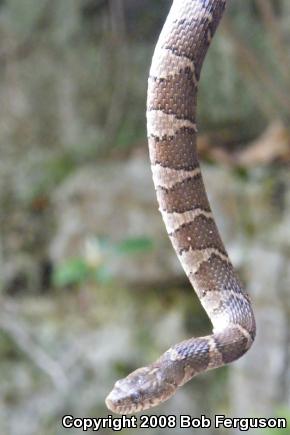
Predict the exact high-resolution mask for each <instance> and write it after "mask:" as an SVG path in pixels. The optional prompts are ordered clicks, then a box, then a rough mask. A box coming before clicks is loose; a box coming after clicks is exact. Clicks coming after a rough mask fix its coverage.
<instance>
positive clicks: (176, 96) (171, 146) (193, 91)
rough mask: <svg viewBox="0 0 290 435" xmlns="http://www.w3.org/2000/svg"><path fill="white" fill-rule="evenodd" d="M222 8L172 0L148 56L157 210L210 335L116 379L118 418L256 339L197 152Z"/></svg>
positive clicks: (222, 0)
mask: <svg viewBox="0 0 290 435" xmlns="http://www.w3.org/2000/svg"><path fill="white" fill-rule="evenodd" d="M225 6H226V0H173V4H172V7H171V10H170V12H169V15H168V17H167V20H166V22H165V25H164V27H163V30H162V32H161V34H160V37H159V40H158V43H157V45H156V48H155V52H154V55H153V60H152V65H151V69H150V75H149V81H148V99H147V130H148V142H149V153H150V160H151V167H152V174H153V181H154V185H155V189H156V194H157V200H158V203H159V209H160V211H161V214H162V217H163V220H164V222H165V226H166V229H167V232H168V235H169V237H170V240H171V242H172V245H173V247H174V249H175V251H176V254H177V256H178V258H179V260H180V262H181V264H182V266H183V268H184V271H185V273H186V274H187V276H188V278H189V280H190V282H191V284H192V285H193V287H194V289H195V291H196V292H197V295H198V297H199V298H200V301H201V303H202V305H203V307H204V309H205V310H206V312H207V314H208V316H209V318H210V320H211V322H212V325H213V333H212V334H211V335H208V336H205V337H199V338H190V339H189V340H185V341H182V342H181V343H178V344H176V345H174V346H172V347H171V348H170V349H168V350H167V351H166V352H165V353H164V354H163V355H161V357H160V358H159V359H158V360H157V361H155V362H154V363H152V364H150V365H149V366H147V367H142V368H139V369H137V370H135V371H134V372H133V373H131V374H129V375H128V376H127V377H126V378H124V379H121V380H119V381H117V382H116V384H115V386H114V388H113V390H112V392H111V393H110V394H109V396H108V397H107V399H106V404H107V407H108V408H109V409H110V410H112V411H114V412H116V413H120V414H128V413H133V412H137V411H141V410H145V409H148V408H150V407H152V406H155V405H158V404H159V403H161V402H163V401H165V400H167V399H169V398H170V397H171V396H172V395H173V394H174V393H175V392H176V390H177V388H178V387H180V386H181V385H183V384H185V383H186V382H187V381H189V380H190V379H191V378H192V377H193V376H195V375H197V374H199V373H201V372H204V371H206V370H209V369H214V368H217V367H221V366H223V365H224V364H227V363H230V362H232V361H234V360H236V359H237V358H239V357H241V356H242V355H243V354H244V353H245V352H246V351H247V350H248V349H249V348H250V346H251V344H252V343H253V340H254V338H255V330H256V327H255V319H254V315H253V311H252V307H251V303H250V300H249V296H248V294H247V293H246V291H245V290H244V289H243V286H242V285H241V283H240V281H239V279H238V277H237V275H236V273H235V271H234V268H233V266H232V264H231V262H230V260H229V258H228V255H227V252H226V250H225V247H224V245H223V242H222V240H221V238H220V235H219V232H218V229H217V227H216V224H215V221H214V218H213V215H212V212H211V209H210V205H209V202H208V199H207V195H206V191H205V188H204V184H203V181H202V175H201V171H200V167H199V162H198V158H197V153H196V134H197V129H196V99H197V85H198V81H199V77H200V72H201V67H202V64H203V60H204V58H205V55H206V52H207V49H208V46H209V44H210V42H211V40H212V37H213V35H214V33H215V30H216V28H217V27H218V24H219V21H220V19H221V17H222V14H223V12H224V9H225Z"/></svg>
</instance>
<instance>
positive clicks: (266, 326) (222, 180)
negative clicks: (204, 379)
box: [50, 157, 290, 417]
mask: <svg viewBox="0 0 290 435" xmlns="http://www.w3.org/2000/svg"><path fill="white" fill-rule="evenodd" d="M204 177H205V182H206V186H207V190H208V191H209V196H210V200H211V203H212V206H213V210H214V213H215V216H216V219H217V222H218V226H219V228H220V230H221V233H222V235H223V239H224V240H225V243H226V246H227V248H228V250H229V254H230V256H231V258H232V260H233V262H234V264H235V266H236V267H237V268H238V269H239V270H240V274H241V275H242V277H243V278H244V281H246V282H247V287H248V289H249V292H250V294H251V295H252V299H253V303H254V306H255V312H256V318H257V328H258V333H257V339H256V341H255V344H254V346H253V348H252V350H251V351H250V352H249V354H248V355H247V357H245V358H243V359H242V360H241V361H239V362H237V363H236V364H234V365H233V366H232V370H231V399H232V403H233V408H232V413H233V415H238V414H239V415H240V416H241V417H243V416H250V415H253V414H255V415H257V414H259V415H272V416H273V415H274V413H275V411H276V409H275V408H276V406H277V404H278V403H282V402H283V403H289V401H290V397H289V379H290V367H289V362H288V361H289V348H290V338H289V332H288V331H289V288H290V286H289V282H290V269H289V252H290V237H289V236H290V234H289V228H290V225H289V224H290V222H289V216H290V190H289V186H290V177H289V174H287V173H283V172H281V173H280V174H277V177H276V176H275V175H274V176H273V175H267V173H266V171H262V170H261V171H258V170H255V169H253V170H252V171H251V172H250V173H249V174H248V177H247V178H246V179H245V178H241V177H238V176H235V175H234V174H233V173H232V172H231V171H229V170H227V169H225V168H216V167H213V166H205V167H204ZM275 177H276V178H275ZM55 204H56V211H57V219H58V230H57V233H56V235H55V238H54V240H53V242H52V243H51V246H50V253H51V258H52V260H53V261H54V262H59V261H62V260H63V259H65V258H68V257H69V256H72V255H79V254H81V253H83V252H84V251H85V246H84V240H85V239H86V238H93V237H98V236H101V235H103V236H110V238H111V240H112V241H114V242H118V241H119V240H121V239H126V238H130V237H148V238H149V239H151V240H153V241H154V249H153V250H152V251H151V252H149V253H145V254H144V253H142V254H140V255H134V256H128V257H122V256H121V257H115V258H110V261H109V262H110V269H111V272H112V273H113V274H114V276H115V277H117V278H118V279H122V280H123V281H124V282H126V283H127V284H128V283H129V284H132V283H137V282H138V283H152V282H154V281H158V282H162V281H164V282H168V281H169V280H173V279H185V275H184V273H183V271H182V268H181V266H180V265H179V263H178V260H177V259H176V257H175V254H174V252H173V250H172V248H171V246H170V243H169V241H168V237H167V235H166V233H165V229H164V227H163V223H162V220H161V216H160V214H159V213H158V212H157V204H156V199H155V193H154V189H153V184H152V181H151V174H150V169H149V163H148V161H147V159H145V158H142V157H138V158H134V159H132V160H130V161H129V162H125V163H118V164H110V165H106V166H103V167H102V166H98V167H94V168H92V167H90V168H88V169H82V170H81V171H80V172H78V173H77V174H76V175H74V176H72V177H71V178H70V179H68V180H67V181H66V182H65V183H64V184H63V185H62V186H61V188H60V189H59V191H58V192H57V195H56V197H55ZM257 397H259V400H257Z"/></svg>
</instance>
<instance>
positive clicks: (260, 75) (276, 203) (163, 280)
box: [0, 0, 290, 435]
mask: <svg viewBox="0 0 290 435" xmlns="http://www.w3.org/2000/svg"><path fill="white" fill-rule="evenodd" d="M170 3H171V2H170V1H168V0H159V1H156V0H146V1H145V0H58V1H56V0H48V1H46V0H23V1H21V0H1V1H0V35H1V38H0V99H1V105H0V151H1V159H0V210H1V212H0V230H1V234H0V271H1V273H0V284H1V293H0V374H1V376H0V433H1V435H2V434H3V435H14V434H15V435H16V434H17V435H34V434H39V433H41V434H42V435H50V434H62V433H66V431H65V430H64V429H63V428H62V427H61V418H62V415H64V414H72V415H74V416H79V417H82V416H94V417H99V416H106V415H107V414H108V413H107V410H106V408H105V406H104V398H105V396H106V395H107V393H108V392H109V391H110V389H111V387H112V385H113V383H114V382H115V380H117V379H118V378H120V377H121V376H123V375H125V374H127V373H128V372H129V371H131V370H133V369H134V368H137V367H139V366H140V365H144V364H146V363H148V362H151V361H152V360H153V359H155V358H156V357H157V356H159V355H160V353H161V352H163V351H164V350H165V349H166V348H167V347H169V346H170V345H171V344H172V343H175V342H176V341H178V340H181V339H184V338H185V337H188V336H191V335H199V334H202V333H206V332H208V331H209V329H210V325H209V322H208V319H207V318H206V315H205V314H204V313H203V311H202V309H201V306H200V304H199V302H198V300H197V298H196V297H195V294H194V292H193V291H192V289H191V288H190V286H189V283H188V282H187V280H186V278H185V276H184V274H183V272H182V270H181V267H180V265H179V263H178V261H177V259H176V257H175V254H174V253H173V251H172V249H171V247H170V244H169V241H168V238H167V236H166V233H165V229H164V228H163V224H162V222H161V217H160V215H159V213H158V211H157V205H156V200H155V196H154V190H153V184H152V181H151V176H150V170H149V169H150V168H149V163H148V156H147V144H146V133H145V100H146V86H147V75H148V69H149V65H150V60H151V55H152V51H153V47H154V43H155V41H156V39H157V36H158V33H159V31H160V28H161V26H162V23H163V21H164V18H165V16H166V14H167V12H168V9H169V6H170ZM289 29H290V4H289V1H288V0H272V1H271V0H243V1H240V0H235V1H232V2H230V4H229V7H228V11H227V15H226V17H225V19H224V20H223V23H222V26H221V27H220V29H219V32H218V34H217V35H216V38H215V40H214V43H213V45H212V47H211V50H210V53H209V55H208V57H207V60H206V63H205V66H204V69H203V74H202V80H201V84H200V92H199V115H198V117H199V130H200V137H199V149H200V154H201V157H202V161H203V170H204V177H205V182H206V186H207V190H208V193H209V196H210V199H211V202H212V205H213V209H214V212H215V216H216V219H217V222H218V224H219V228H220V230H221V232H222V234H223V238H224V240H225V242H226V245H227V247H228V249H229V253H230V256H231V258H232V260H233V262H234V264H235V265H236V267H237V269H238V270H239V273H240V275H241V277H242V279H243V281H244V282H245V283H246V285H247V287H248V288H249V292H250V294H251V296H252V300H253V304H254V307H255V311H256V316H257V323H258V335H257V340H256V342H255V345H254V347H253V348H252V350H251V352H250V353H249V354H248V355H247V357H245V358H243V359H242V360H241V361H239V362H237V363H235V364H233V365H232V366H230V367H227V368H224V369H220V370H217V371H214V372H210V373H207V374H205V375H202V376H200V377H198V378H196V379H194V380H193V381H192V382H191V383H190V384H188V385H186V386H185V387H184V388H183V389H181V390H180V391H179V392H178V394H177V395H176V396H175V397H174V398H173V399H172V400H171V401H169V402H167V403H166V404H164V405H162V406H160V407H159V408H156V409H154V410H153V411H152V413H160V414H166V413H167V414H191V415H192V416H199V415H200V414H202V413H203V414H206V415H207V416H213V415H214V414H216V413H220V414H226V415H229V416H230V415H233V416H241V417H249V416H276V415H277V416H286V417H287V418H288V420H289V417H290V411H289V409H290V362H289V361H290V333H289V331H290V305H289V288H290V285H289V284H290V267H289V258H290V230H289V229H290V177H289V161H290V133H289V131H290V130H289V119H290V30H289ZM182 431H183V433H194V432H196V431H195V430H194V429H190V430H189V429H188V430H186V429H183V430H182ZM107 432H109V431H106V430H103V432H102V433H107ZM124 432H125V431H124ZM148 432H150V433H152V434H159V433H166V430H161V429H159V430H157V429H156V430H153V429H152V431H148V430H147V431H146V433H148ZM70 433H71V434H79V433H81V432H80V431H79V430H77V429H75V430H73V429H71V430H70ZM136 433H140V434H141V433H142V431H141V430H140V431H137V432H136ZM204 433H205V434H206V433H208V434H214V433H218V432H217V431H215V430H214V429H210V430H205V429H204ZM220 433H223V431H221V432H220ZM228 433H229V434H230V433H235V432H234V431H230V430H228ZM262 433H265V434H266V433H267V434H272V433H275V431H273V430H272V431H264V432H262ZM285 433H289V430H288V432H286V431H285Z"/></svg>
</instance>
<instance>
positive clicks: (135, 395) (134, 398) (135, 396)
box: [131, 392, 140, 403]
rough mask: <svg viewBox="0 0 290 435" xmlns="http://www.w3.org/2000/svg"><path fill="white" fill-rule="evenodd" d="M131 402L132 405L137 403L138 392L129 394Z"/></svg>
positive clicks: (138, 398)
mask: <svg viewBox="0 0 290 435" xmlns="http://www.w3.org/2000/svg"><path fill="white" fill-rule="evenodd" d="M131 400H132V402H134V403H138V402H139V401H140V393H139V392H136V393H132V394H131Z"/></svg>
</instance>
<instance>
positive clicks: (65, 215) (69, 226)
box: [50, 158, 183, 284]
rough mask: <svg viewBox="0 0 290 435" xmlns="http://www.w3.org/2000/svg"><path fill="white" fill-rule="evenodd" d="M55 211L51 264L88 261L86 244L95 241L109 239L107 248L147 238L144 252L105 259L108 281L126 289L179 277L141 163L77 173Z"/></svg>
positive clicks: (57, 200)
mask: <svg viewBox="0 0 290 435" xmlns="http://www.w3.org/2000/svg"><path fill="white" fill-rule="evenodd" d="M55 205H56V215H57V220H58V225H57V228H58V230H57V233H56V235H55V237H54V239H53V241H52V243H51V246H50V255H51V259H52V261H53V262H61V261H63V260H65V259H68V258H70V257H74V256H79V255H85V256H87V255H90V254H89V253H88V244H90V241H92V240H96V239H97V238H101V237H105V238H109V241H110V242H111V243H112V244H117V243H119V242H120V241H122V240H128V239H129V240H130V239H135V238H148V240H150V241H152V249H150V250H149V251H148V252H141V253H140V254H138V255H127V256H126V255H123V256H114V255H112V256H110V259H109V262H108V267H109V269H110V273H111V275H112V276H114V277H115V278H117V279H121V280H122V281H124V282H126V283H129V284H132V283H136V282H138V283H148V282H154V281H158V282H160V281H169V280H172V279H173V280H174V279H179V278H180V277H181V276H183V275H182V270H181V266H180V265H179V262H178V261H177V259H176V256H175V254H174V252H173V249H171V246H170V242H169V240H168V237H167V235H166V232H165V228H164V226H163V223H162V220H161V216H160V214H159V212H158V208H157V202H156V199H155V192H154V188H153V182H152V179H151V174H150V166H149V162H148V161H147V160H146V159H143V158H135V159H132V160H131V161H129V162H128V163H117V164H109V165H106V166H104V167H103V166H101V165H99V166H98V167H90V168H84V169H82V170H81V171H79V172H78V173H77V174H75V175H73V176H72V177H71V178H69V179H68V180H67V181H66V182H65V183H64V184H63V185H62V186H61V188H60V189H59V190H58V192H57V194H56V196H55ZM86 242H88V243H86ZM89 249H90V248H89ZM96 250H98V248H97V247H96ZM95 254H96V255H98V253H97V252H96V253H95ZM100 255H102V254H100Z"/></svg>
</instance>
